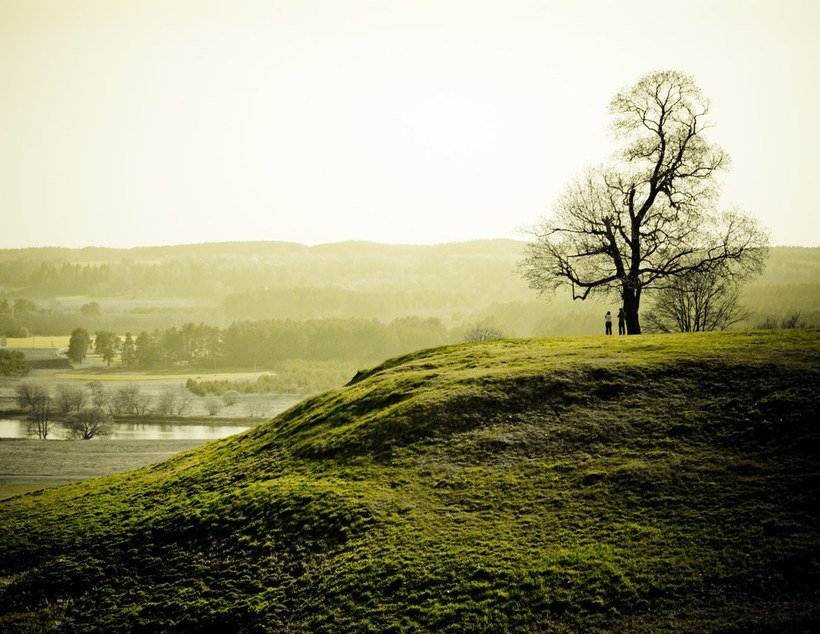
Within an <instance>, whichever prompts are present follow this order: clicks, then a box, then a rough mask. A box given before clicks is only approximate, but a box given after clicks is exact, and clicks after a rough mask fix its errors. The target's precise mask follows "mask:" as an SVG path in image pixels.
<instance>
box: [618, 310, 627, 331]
mask: <svg viewBox="0 0 820 634" xmlns="http://www.w3.org/2000/svg"><path fill="white" fill-rule="evenodd" d="M618 334H619V335H625V334H626V313H625V312H624V309H623V308H619V309H618Z"/></svg>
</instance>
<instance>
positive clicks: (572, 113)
mask: <svg viewBox="0 0 820 634" xmlns="http://www.w3.org/2000/svg"><path fill="white" fill-rule="evenodd" d="M818 63H820V2H818V1H817V0H805V1H803V0H772V1H758V2H755V1H754V0H706V1H702V0H689V1H686V2H658V1H657V0H652V1H644V0H612V1H605V0H585V1H571V0H560V1H551V0H541V1H527V0H485V1H482V0H429V1H426V0H418V1H412V2H411V1H403V0H374V1H364V0H337V1H332V0H325V1H317V0H280V1H275V0H258V1H249V0H246V1H241V0H225V1H214V0H211V1H208V0H190V1H186V0H156V1H153V0H135V1H131V0H0V218H1V219H2V222H1V223H0V247H4V248H5V247H25V246H44V245H56V246H86V245H101V246H117V247H122V246H136V245H152V244H178V243H192V242H206V241H222V240H288V241H295V242H302V243H308V244H315V243H322V242H336V241H341V240H372V241H379V242H393V243H438V242H447V241H456V240H469V239H475V238H500V237H513V238H516V237H521V234H519V233H518V232H517V230H518V229H519V228H520V227H522V226H524V225H528V224H531V223H533V222H535V221H536V220H537V219H538V217H539V216H541V215H543V214H546V213H548V212H549V211H550V209H551V208H552V205H553V203H554V201H555V199H556V197H557V195H558V194H559V193H560V192H561V191H562V190H563V188H564V187H565V186H566V184H567V183H568V182H569V181H570V180H571V179H572V178H573V176H574V175H575V174H576V173H578V172H579V171H580V170H581V169H582V168H583V167H584V166H586V165H588V164H593V163H597V162H600V161H601V160H603V159H605V158H606V157H607V156H608V155H609V154H610V153H611V152H612V151H613V149H614V147H615V145H614V141H613V139H612V137H611V136H610V134H609V131H608V126H609V117H608V114H607V107H608V104H609V101H610V99H611V98H612V97H613V95H614V94H615V93H616V92H617V91H618V90H620V89H621V88H623V87H625V86H627V85H629V84H631V83H633V82H634V81H635V80H637V79H638V78H639V77H640V76H641V75H643V74H644V73H646V72H648V71H651V70H656V69H677V70H681V71H684V72H687V73H690V74H692V75H694V77H695V78H696V80H697V81H698V83H699V85H700V86H701V88H702V89H703V91H704V93H705V94H706V95H707V96H708V97H710V98H711V100H712V106H713V108H712V121H713V122H714V124H715V127H714V129H713V130H712V131H711V138H712V139H713V140H715V141H718V142H719V143H720V144H721V145H722V146H723V148H724V149H725V150H726V151H727V152H728V153H729V155H730V156H731V157H732V169H731V171H730V172H729V173H727V174H726V175H725V176H724V177H723V181H724V195H723V204H724V205H725V206H733V205H738V206H740V207H741V208H742V209H744V210H745V211H747V212H749V213H751V214H752V215H754V216H756V217H757V218H759V219H760V220H761V221H762V222H763V224H764V225H766V226H767V227H768V228H769V230H770V232H771V236H772V242H773V243H774V244H778V245H786V244H794V245H806V246H818V245H820V157H819V156H818V148H820V73H818Z"/></svg>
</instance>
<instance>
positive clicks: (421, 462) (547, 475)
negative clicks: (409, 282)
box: [0, 330, 820, 632]
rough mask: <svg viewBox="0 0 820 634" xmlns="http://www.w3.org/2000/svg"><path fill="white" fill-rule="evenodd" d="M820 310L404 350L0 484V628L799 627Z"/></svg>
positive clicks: (812, 577)
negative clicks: (225, 424)
mask: <svg viewBox="0 0 820 634" xmlns="http://www.w3.org/2000/svg"><path fill="white" fill-rule="evenodd" d="M819 358H820V332H818V331H817V330H810V331H791V332H782V331H781V332H750V333H715V334H693V335H664V336H661V335H658V336H647V337H637V338H633V337H630V338H622V339H618V338H608V339H607V338H604V337H587V338H574V339H548V340H510V341H498V342H491V343H483V344H464V345H459V346H450V347H444V348H437V349H432V350H426V351H422V352H418V353H415V354H412V355H408V356H406V357H403V358H400V359H394V360H391V361H388V362H386V363H385V364H383V365H381V366H379V367H377V368H374V369H372V370H370V371H366V372H360V373H359V374H358V375H357V377H356V379H354V381H353V382H351V384H350V385H349V386H348V387H345V388H342V389H338V390H334V391H331V392H327V393H324V394H321V395H318V396H315V397H313V398H311V399H308V400H307V401H304V402H303V403H301V404H299V405H297V406H296V407H294V408H292V409H290V410H289V411H287V412H285V413H283V414H282V415H280V416H279V417H277V418H276V419H275V420H273V421H272V422H270V423H268V424H265V425H262V426H260V427H258V428H256V429H253V430H250V431H248V432H246V433H244V434H241V435H239V436H234V437H231V438H228V439H224V440H220V441H216V442H213V443H209V444H208V445H205V446H204V447H202V448H198V449H195V450H191V451H189V452H186V453H183V454H179V455H177V456H175V457H174V458H172V459H170V460H168V461H166V462H164V463H161V464H159V465H154V466H151V467H146V468H143V469H140V470H137V471H133V472H129V473H126V474H121V475H114V476H108V477H105V478H101V479H98V480H93V481H88V482H83V483H79V484H73V485H69V486H65V487H57V488H51V489H47V490H45V491H42V492H38V493H34V494H29V495H26V496H22V497H18V498H14V499H10V500H6V501H4V502H2V503H0V629H4V630H6V631H15V630H19V631H26V630H27V629H28V630H35V629H38V628H39V630H45V631H48V630H49V629H54V630H60V629H65V630H74V629H76V630H85V629H89V630H94V631H99V630H103V631H129V630H130V631H157V630H202V629H214V630H217V629H226V630H234V631H235V630H238V629H242V630H245V631H289V632H308V631H310V632H315V631H327V632H336V631H357V632H367V631H373V632H390V631H392V632H402V631H408V632H409V631H419V630H422V631H465V630H467V631H487V632H503V631H510V632H536V631H537V632H540V631H596V630H600V631H612V630H615V631H693V632H700V631H782V630H789V631H816V630H817V629H818V627H820V600H818V598H819V597H820V534H819V533H818V526H820V500H818V484H820V474H819V473H818V467H817V464H818V460H817V458H818V449H820V443H818V440H820V433H818V429H817V425H816V422H815V421H816V420H817V419H818V396H817V395H818V386H819V383H820V381H818V378H820V367H818V359H819Z"/></svg>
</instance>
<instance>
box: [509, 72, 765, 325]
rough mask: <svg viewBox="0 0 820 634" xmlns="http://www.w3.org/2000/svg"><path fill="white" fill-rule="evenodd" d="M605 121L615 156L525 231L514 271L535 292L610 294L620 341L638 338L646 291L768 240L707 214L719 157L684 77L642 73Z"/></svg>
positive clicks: (696, 95)
mask: <svg viewBox="0 0 820 634" xmlns="http://www.w3.org/2000/svg"><path fill="white" fill-rule="evenodd" d="M610 113H611V114H612V115H613V117H614V122H613V129H614V133H615V136H616V138H617V139H618V140H619V141H620V142H621V147H620V149H619V151H618V152H617V153H616V155H615V156H614V157H613V159H612V160H611V161H610V162H609V164H607V165H603V166H600V167H597V168H592V169H589V170H587V171H586V172H585V173H584V174H583V175H582V176H581V177H580V178H578V179H577V180H576V181H575V182H574V183H572V184H571V185H570V186H569V187H568V188H567V189H566V191H565V192H564V194H563V195H562V196H561V197H560V198H559V200H558V202H557V204H556V207H555V211H554V213H553V215H552V216H551V217H547V218H544V219H542V220H541V221H540V222H539V223H538V224H537V225H536V226H534V227H533V228H532V229H531V230H530V234H531V241H530V242H529V244H528V245H527V249H526V252H525V257H524V260H523V261H522V263H521V270H522V273H523V275H524V277H525V278H526V279H527V281H528V282H529V284H530V286H531V287H532V288H534V289H536V290H538V291H539V292H542V293H544V292H552V291H554V290H556V289H557V288H559V287H562V286H569V288H570V289H571V291H572V296H573V298H574V299H582V300H583V299H586V298H587V297H590V296H592V295H596V294H616V295H617V296H618V297H619V298H620V301H621V302H622V305H623V308H624V312H625V313H626V327H627V333H628V334H640V332H641V325H640V318H639V311H640V305H641V297H642V295H643V293H644V292H645V291H650V290H652V289H658V288H663V287H665V286H666V285H668V284H669V283H670V282H671V281H672V280H674V279H676V278H678V277H681V276H685V275H689V274H691V273H695V272H708V271H713V270H716V269H719V268H722V267H724V265H725V263H726V262H730V261H734V262H742V263H743V266H744V267H749V266H754V265H756V264H759V263H760V262H762V260H763V257H764V253H765V247H766V245H767V236H766V234H765V232H764V231H763V230H762V229H761V228H760V226H759V225H758V223H757V222H756V221H755V220H754V219H752V218H750V217H749V216H747V215H745V214H743V213H741V212H739V211H737V210H731V211H724V212H721V211H718V210H716V208H715V205H716V202H717V183H716V179H715V177H716V174H717V172H718V171H719V170H722V169H724V168H725V167H726V166H727V164H728V157H727V156H726V154H725V153H724V152H723V150H722V149H721V148H720V147H718V146H717V145H715V144H713V143H710V142H709V141H708V140H707V139H706V138H705V137H704V131H705V130H706V129H707V128H708V127H709V122H708V119H707V115H708V113H709V102H708V101H707V100H706V99H705V98H704V97H703V95H702V94H701V91H700V89H699V88H698V86H697V85H696V84H695V82H694V80H693V79H692V78H691V77H690V76H688V75H685V74H683V73H680V72H677V71H656V72H652V73H649V74H647V75H645V76H644V77H642V78H641V79H640V80H639V81H638V82H637V83H636V84H635V85H634V86H631V87H629V88H627V89H625V90H623V91H622V92H620V93H619V94H617V95H616V96H615V98H614V99H613V100H612V103H611V104H610Z"/></svg>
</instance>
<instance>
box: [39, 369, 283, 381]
mask: <svg viewBox="0 0 820 634" xmlns="http://www.w3.org/2000/svg"><path fill="white" fill-rule="evenodd" d="M263 374H272V373H271V372H186V373H178V372H168V373H154V374H151V373H148V372H120V371H117V370H112V371H108V372H100V371H98V370H97V369H96V368H95V369H94V370H92V371H90V372H84V371H82V370H79V371H74V372H62V373H60V374H56V375H54V377H55V378H57V379H72V380H79V381H170V380H176V379H181V380H183V381H184V380H185V379H201V380H203V381H242V380H247V381H252V380H254V379H257V378H259V377H260V376H262V375H263Z"/></svg>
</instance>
